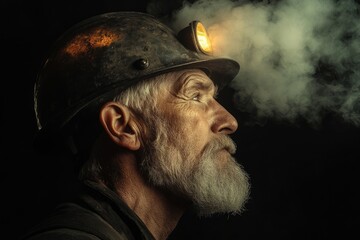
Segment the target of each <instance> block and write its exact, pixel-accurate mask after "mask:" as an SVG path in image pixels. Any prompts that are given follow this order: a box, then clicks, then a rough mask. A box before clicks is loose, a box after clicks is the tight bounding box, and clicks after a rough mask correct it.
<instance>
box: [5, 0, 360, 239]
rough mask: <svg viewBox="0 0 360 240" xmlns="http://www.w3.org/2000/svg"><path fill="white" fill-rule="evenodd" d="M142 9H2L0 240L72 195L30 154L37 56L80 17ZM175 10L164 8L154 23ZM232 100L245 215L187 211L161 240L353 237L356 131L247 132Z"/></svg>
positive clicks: (22, 4)
mask: <svg viewBox="0 0 360 240" xmlns="http://www.w3.org/2000/svg"><path fill="white" fill-rule="evenodd" d="M163 2H166V1H163ZM146 6H147V1H139V0H131V1H120V0H118V1H110V0H106V1H85V0H82V1H68V0H65V1H59V0H56V1H25V0H24V1H2V2H1V29H0V31H1V58H2V63H1V66H2V67H1V104H2V105H1V122H2V124H1V127H2V132H1V139H2V157H1V168H0V169H1V174H0V176H1V233H0V234H2V236H1V239H17V238H18V237H19V236H21V234H23V233H24V232H25V231H26V230H27V229H29V228H30V227H31V226H33V225H34V224H36V223H37V222H38V221H39V220H41V219H42V218H43V217H44V216H46V214H48V213H49V212H50V211H51V209H53V208H54V207H55V205H56V204H57V203H59V202H61V201H63V200H66V199H67V198H68V196H69V195H71V194H72V193H73V192H74V191H75V190H76V184H75V183H74V182H75V181H74V179H75V177H74V175H73V172H72V169H71V167H72V166H71V163H70V162H69V161H67V160H66V159H64V158H61V157H54V156H52V157H51V158H50V157H48V156H43V155H39V154H37V153H35V152H34V150H33V148H32V139H33V137H34V134H35V131H36V121H35V116H34V112H33V98H32V97H33V96H32V90H33V84H34V81H35V77H36V72H37V70H38V68H39V66H40V63H41V61H42V60H43V59H42V57H43V56H44V54H45V52H46V50H47V49H48V48H49V47H50V45H51V43H52V42H53V41H54V40H55V39H56V38H57V37H58V36H59V35H60V34H61V33H62V32H63V31H64V30H65V29H67V28H68V27H70V26H71V25H73V24H74V23H76V22H78V21H80V20H82V19H84V18H86V17H90V16H93V15H95V14H99V13H103V12H108V11H118V10H136V11H142V12H146ZM180 6H181V1H168V3H167V4H166V6H165V7H164V8H162V9H160V10H159V12H158V14H159V16H164V15H166V14H167V13H169V12H170V11H172V10H173V9H175V8H177V7H180ZM231 93H232V90H231V89H225V91H224V93H223V95H226V96H227V98H224V97H223V96H220V100H221V101H222V102H223V103H224V104H225V106H226V107H227V108H228V109H229V111H230V112H231V113H233V114H234V115H235V117H236V118H237V119H238V121H239V129H238V131H237V132H236V133H235V134H234V135H233V138H234V139H235V140H236V143H237V145H238V152H237V157H238V159H239V162H241V163H242V164H243V165H244V168H245V169H246V171H247V172H248V173H249V174H250V177H251V182H252V192H251V199H250V200H249V202H248V204H247V210H246V212H244V213H243V214H242V215H241V216H224V215H219V216H213V217H211V218H204V219H198V218H196V217H195V216H194V215H193V214H192V213H191V212H187V213H186V214H185V215H184V217H183V218H182V219H181V221H180V223H179V225H178V227H177V228H176V229H175V230H174V232H173V234H172V235H171V237H170V238H171V239H260V238H267V239H275V238H276V239H329V238H334V237H339V238H341V239H347V238H349V236H355V237H352V238H357V237H356V236H358V235H359V234H358V230H357V228H358V227H359V223H360V221H359V215H358V212H357V211H356V208H357V205H358V204H359V202H358V199H356V195H357V194H358V190H359V187H358V182H359V181H358V172H359V170H358V168H357V162H358V161H359V160H360V148H359V143H360V137H359V136H360V129H359V128H357V127H355V126H353V125H351V124H348V123H346V122H344V121H342V119H341V118H338V117H336V116H335V115H334V114H332V113H327V114H326V117H325V118H324V120H323V123H322V125H321V127H320V128H317V129H314V128H313V127H310V126H308V125H307V124H306V123H301V122H299V123H298V124H297V125H296V126H295V125H292V124H288V123H285V122H275V121H271V120H268V121H267V122H266V124H264V125H261V126H260V125H247V124H245V123H246V122H247V120H248V119H249V118H250V116H249V115H248V114H246V113H243V112H241V111H240V110H237V109H235V108H234V107H233V105H232V102H231V98H229V97H228V96H229V95H231ZM3 236H7V237H3Z"/></svg>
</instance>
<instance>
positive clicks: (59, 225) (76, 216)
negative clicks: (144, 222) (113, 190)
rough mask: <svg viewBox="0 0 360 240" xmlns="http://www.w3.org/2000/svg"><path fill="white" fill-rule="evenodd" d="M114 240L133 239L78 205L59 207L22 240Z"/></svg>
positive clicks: (71, 204) (66, 204)
mask: <svg viewBox="0 0 360 240" xmlns="http://www.w3.org/2000/svg"><path fill="white" fill-rule="evenodd" d="M45 239H52V240H65V239H66V240H69V239H72V240H82V239H90V240H100V239H101V240H112V239H124V240H128V239H132V238H131V237H130V238H129V237H128V236H126V234H125V233H124V232H119V231H118V230H116V229H114V227H113V226H112V225H110V224H109V223H108V222H107V221H106V220H105V219H103V218H102V217H101V216H100V215H98V214H97V213H95V212H94V211H91V210H89V209H87V208H85V207H83V206H81V205H79V204H76V203H64V204H61V205H59V206H58V207H57V208H56V209H55V211H54V212H53V213H52V214H51V215H49V216H48V217H47V218H46V219H44V221H42V222H41V223H40V224H39V225H37V226H35V227H34V228H33V229H32V231H30V232H29V233H28V234H27V235H26V236H24V238H22V240H45Z"/></svg>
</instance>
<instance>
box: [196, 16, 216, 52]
mask: <svg viewBox="0 0 360 240" xmlns="http://www.w3.org/2000/svg"><path fill="white" fill-rule="evenodd" d="M195 34H196V40H197V43H198V46H199V48H200V50H201V51H202V52H203V53H206V54H210V53H212V47H211V42H210V39H209V36H208V34H207V32H206V29H205V27H204V25H203V24H202V23H201V22H196V24H195Z"/></svg>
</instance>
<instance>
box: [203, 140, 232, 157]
mask: <svg viewBox="0 0 360 240" xmlns="http://www.w3.org/2000/svg"><path fill="white" fill-rule="evenodd" d="M223 149H225V150H226V151H228V152H229V153H230V154H235V152H236V149H237V146H236V144H235V142H234V141H233V140H232V139H231V138H230V137H229V136H227V135H221V136H218V137H216V138H214V139H212V140H211V141H210V142H209V143H208V144H207V145H206V146H205V148H204V154H206V153H212V152H214V151H220V150H223Z"/></svg>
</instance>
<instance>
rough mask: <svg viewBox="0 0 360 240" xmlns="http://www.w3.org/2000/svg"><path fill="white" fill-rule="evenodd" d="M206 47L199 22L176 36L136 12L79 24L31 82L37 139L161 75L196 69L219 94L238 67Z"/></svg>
mask: <svg viewBox="0 0 360 240" xmlns="http://www.w3.org/2000/svg"><path fill="white" fill-rule="evenodd" d="M209 44H210V42H209V41H208V39H207V36H206V30H205V28H204V26H203V25H202V24H201V23H200V22H199V21H194V22H192V23H191V24H189V26H187V27H186V28H185V29H184V30H182V31H180V32H179V34H176V33H175V32H174V31H173V30H172V29H171V28H169V27H168V26H167V25H165V24H164V23H162V22H161V21H159V20H158V19H156V18H155V17H153V16H151V15H149V14H146V13H140V12H111V13H104V14H101V15H97V16H94V17H91V18H88V19H85V20H84V21H81V22H80V23H78V24H76V25H74V26H73V27H71V28H70V29H69V30H67V31H66V32H65V33H64V34H63V35H62V36H60V38H59V39H58V40H57V41H56V42H55V43H54V46H53V48H52V49H51V51H50V52H49V55H48V56H47V59H46V61H45V62H44V64H43V66H42V68H41V70H40V71H39V74H38V77H37V79H36V83H35V87H34V103H35V114H36V120H37V123H38V129H39V135H43V134H47V133H49V132H52V133H53V132H57V131H61V129H62V128H63V127H64V126H65V125H67V124H68V123H69V122H70V121H71V120H72V119H74V117H76V116H77V115H78V114H79V113H80V112H81V111H84V110H86V109H87V108H89V106H92V105H94V104H95V103H97V104H101V102H104V101H106V100H110V99H112V98H113V97H114V96H115V94H117V93H119V92H121V91H122V90H125V89H127V88H129V87H130V86H133V85H134V84H136V83H138V82H139V81H143V80H146V79H148V78H151V77H154V76H157V75H160V74H163V73H166V72H170V71H175V70H181V69H185V68H198V69H202V70H204V71H205V72H206V73H207V74H208V76H209V77H210V78H211V79H212V80H213V81H214V82H215V84H216V85H217V86H218V87H219V88H222V87H223V86H225V85H226V84H228V83H229V82H230V81H231V80H232V79H233V78H234V77H235V76H236V75H237V73H238V71H239V69H240V66H239V64H238V63H237V62H236V61H234V60H231V59H228V58H216V57H214V56H213V54H212V52H211V46H210V45H209Z"/></svg>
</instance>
